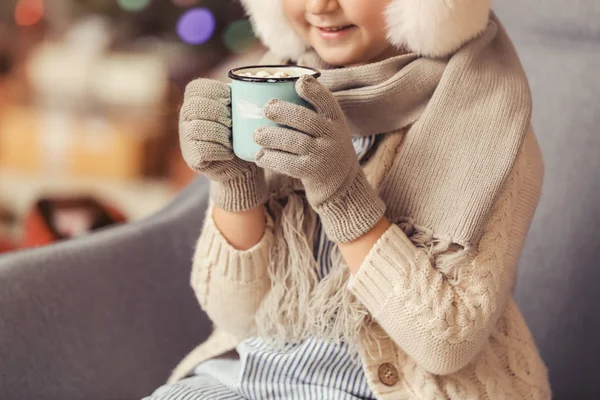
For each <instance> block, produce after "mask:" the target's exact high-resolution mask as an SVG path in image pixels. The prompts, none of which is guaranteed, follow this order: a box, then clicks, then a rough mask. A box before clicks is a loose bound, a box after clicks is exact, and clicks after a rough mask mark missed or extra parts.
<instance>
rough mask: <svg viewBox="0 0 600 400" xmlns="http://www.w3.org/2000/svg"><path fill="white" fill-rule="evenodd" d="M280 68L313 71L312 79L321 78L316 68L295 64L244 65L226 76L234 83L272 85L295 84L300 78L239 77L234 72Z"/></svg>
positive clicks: (230, 71)
mask: <svg viewBox="0 0 600 400" xmlns="http://www.w3.org/2000/svg"><path fill="white" fill-rule="evenodd" d="M281 67H286V68H303V69H308V70H310V71H313V74H311V76H312V77H313V78H318V77H320V76H321V72H320V71H319V70H318V69H316V68H311V67H305V66H304V65H296V64H279V65H277V64H272V65H246V66H243V67H237V68H233V69H232V70H229V72H228V73H227V76H228V77H230V78H231V79H234V80H236V81H243V82H269V83H273V82H295V81H297V80H298V79H299V78H300V77H299V76H294V77H289V78H258V77H252V76H240V75H236V74H235V72H236V71H239V70H242V69H249V68H281Z"/></svg>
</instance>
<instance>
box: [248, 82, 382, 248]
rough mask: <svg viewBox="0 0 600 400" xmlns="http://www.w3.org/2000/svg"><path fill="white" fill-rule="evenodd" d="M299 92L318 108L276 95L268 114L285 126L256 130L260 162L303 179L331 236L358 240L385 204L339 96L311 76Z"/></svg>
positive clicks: (268, 105) (268, 116)
mask: <svg viewBox="0 0 600 400" xmlns="http://www.w3.org/2000/svg"><path fill="white" fill-rule="evenodd" d="M296 91H297V92H298V94H299V95H300V96H301V97H302V98H303V99H305V100H306V101H307V102H309V103H310V104H311V105H312V106H313V108H314V110H311V109H309V108H306V107H303V106H300V105H296V104H292V103H288V102H284V101H281V100H271V101H270V102H269V103H268V104H267V105H266V106H265V109H264V113H265V116H266V117H267V118H269V119H270V120H272V121H274V122H276V123H278V124H280V125H284V126H275V127H261V128H259V129H258V130H257V131H256V132H255V134H254V139H255V141H256V142H257V143H258V144H259V145H261V146H263V148H262V149H261V150H260V151H259V152H258V154H257V156H256V163H257V164H258V165H259V166H261V167H263V168H268V169H272V170H274V171H277V172H279V173H283V174H286V175H289V176H292V177H294V178H297V179H300V180H301V181H302V183H303V184H304V187H305V190H306V197H307V199H308V201H309V203H310V204H311V206H312V207H313V208H314V209H315V211H316V212H317V213H318V214H319V217H320V218H321V223H322V224H323V227H324V229H325V232H326V233H327V235H328V237H329V238H330V239H331V240H333V241H335V242H349V241H352V240H354V239H357V238H358V237H360V236H362V235H364V234H365V233H367V232H368V231H369V230H371V229H372V228H373V226H375V224H376V223H377V222H378V221H379V220H380V219H381V218H382V217H383V215H384V211H385V204H384V202H383V200H381V198H380V197H379V195H378V194H377V193H376V192H375V190H374V189H373V188H372V187H371V186H370V184H369V183H368V182H367V179H366V177H365V175H364V173H363V171H362V169H361V168H360V164H359V161H358V157H357V156H356V151H355V150H354V146H353V145H352V138H351V135H350V130H349V128H348V125H347V123H346V118H345V116H344V113H343V111H342V109H341V108H340V106H339V104H338V102H337V100H336V99H335V97H334V96H333V95H332V94H331V92H329V90H328V89H327V88H325V87H324V86H323V85H321V84H320V83H319V82H318V81H317V80H316V79H315V78H313V77H311V76H309V75H305V76H303V77H301V78H300V79H299V80H298V82H297V83H296ZM290 128H291V129H290Z"/></svg>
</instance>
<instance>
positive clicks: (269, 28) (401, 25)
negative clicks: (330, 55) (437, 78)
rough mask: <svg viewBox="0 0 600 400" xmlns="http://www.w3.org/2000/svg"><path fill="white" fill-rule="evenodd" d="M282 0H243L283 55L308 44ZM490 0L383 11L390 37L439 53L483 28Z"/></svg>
mask: <svg viewBox="0 0 600 400" xmlns="http://www.w3.org/2000/svg"><path fill="white" fill-rule="evenodd" d="M281 1H282V0H241V2H242V4H243V5H244V8H245V9H246V12H247V14H248V15H249V16H250V21H251V22H252V26H253V28H254V31H255V33H256V34H257V36H258V37H259V38H260V39H261V40H262V41H263V43H264V44H265V46H267V47H268V48H269V49H271V50H272V51H273V52H275V53H276V54H277V55H279V56H281V57H289V58H291V59H297V58H298V57H299V56H300V54H302V53H303V52H304V50H305V49H306V44H305V43H304V41H303V40H302V39H301V38H300V37H299V36H298V35H297V34H296V32H295V31H294V29H293V28H292V26H291V24H290V23H289V22H288V21H287V18H286V16H285V14H284V12H283V7H282V2H281ZM490 10H491V0H392V1H391V3H390V5H389V6H388V8H387V9H386V11H385V19H386V22H387V26H388V40H389V42H390V43H391V44H393V45H395V46H397V47H405V48H407V49H409V50H411V51H414V52H416V53H418V54H420V55H423V56H429V57H443V56H446V55H448V54H451V53H453V52H454V51H456V50H457V49H458V48H459V47H460V46H461V45H462V44H464V43H465V42H467V41H469V40H471V39H473V38H474V37H476V36H477V35H478V34H479V33H481V32H482V31H483V30H484V29H485V27H486V26H487V24H488V20H489V15H490Z"/></svg>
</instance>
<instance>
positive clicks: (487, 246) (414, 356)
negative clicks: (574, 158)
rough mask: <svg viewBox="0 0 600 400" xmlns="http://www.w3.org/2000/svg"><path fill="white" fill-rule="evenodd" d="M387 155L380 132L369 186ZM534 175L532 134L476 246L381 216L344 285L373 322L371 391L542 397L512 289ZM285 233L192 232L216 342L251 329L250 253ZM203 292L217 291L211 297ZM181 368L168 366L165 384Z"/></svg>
mask: <svg viewBox="0 0 600 400" xmlns="http://www.w3.org/2000/svg"><path fill="white" fill-rule="evenodd" d="M389 137H394V136H393V135H390V136H389ZM395 152H396V149H395V148H394V146H391V145H386V141H384V142H383V143H382V144H381V145H380V146H379V148H378V151H377V153H375V155H374V156H373V157H372V158H371V159H370V160H371V161H370V162H369V163H368V164H367V165H366V166H365V167H364V168H365V175H366V176H369V177H371V179H370V183H371V185H373V186H374V187H375V188H377V184H376V182H381V181H382V178H381V175H382V174H383V175H385V173H386V171H385V168H384V166H385V164H384V165H383V166H382V164H381V163H385V162H387V161H386V160H389V159H390V154H389V153H392V154H397V153H395ZM542 176H543V163H542V158H541V154H540V151H539V147H538V144H537V141H536V139H535V136H534V135H533V132H530V134H529V135H527V137H526V140H525V142H524V144H523V146H522V148H521V151H520V152H519V156H518V158H517V162H516V163H515V165H514V168H513V169H512V170H511V173H510V176H509V179H508V180H507V182H506V185H505V186H504V187H503V189H502V191H501V194H500V195H499V197H498V199H497V201H496V202H495V204H494V207H493V210H492V213H491V216H490V218H489V220H488V221H487V223H486V224H485V226H484V229H483V232H484V234H483V236H482V238H481V241H480V243H479V244H478V246H477V248H476V249H475V251H474V252H473V253H472V254H466V253H464V252H460V251H456V245H455V244H452V243H449V242H443V241H440V240H439V239H435V238H434V235H433V232H431V230H429V229H427V228H425V227H422V226H419V225H416V224H414V221H412V220H410V219H405V218H402V217H401V216H397V215H388V216H389V217H390V219H392V221H394V222H395V223H394V224H393V225H392V227H390V229H389V230H388V231H387V232H386V233H385V234H384V235H383V236H382V238H381V239H380V240H379V241H378V242H377V244H376V245H375V246H374V247H373V249H372V250H371V252H370V253H369V255H368V256H367V259H366V260H365V262H364V263H363V265H362V266H361V268H360V270H359V272H358V274H357V275H356V276H355V277H354V278H353V279H351V280H350V281H349V282H348V286H349V289H350V291H351V292H352V293H354V295H356V296H357V297H358V298H359V299H360V301H361V302H362V303H363V304H364V305H365V306H366V307H367V309H368V310H369V312H370V314H371V316H372V318H373V320H374V321H375V323H373V324H371V325H370V330H371V332H370V333H369V335H365V336H364V340H363V341H361V343H360V347H359V349H360V352H361V358H362V361H363V367H364V371H365V373H366V375H367V379H368V381H369V385H370V386H371V389H372V390H373V392H374V393H375V394H376V396H377V398H378V399H390V400H396V399H399V398H402V399H404V398H406V399H415V400H417V399H418V400H422V399H432V400H433V399H439V398H449V399H453V400H458V399H461V400H463V399H468V400H470V399H472V400H475V399H478V400H479V399H484V400H496V399H549V398H550V389H549V385H548V377H547V371H546V369H545V366H544V364H543V362H542V360H541V358H540V356H539V354H538V352H537V349H536V346H535V343H534V342H533V339H532V337H531V334H530V333H529V330H528V328H527V326H526V324H525V321H524V320H523V318H522V316H521V314H520V313H519V311H518V309H517V307H516V305H515V303H514V300H513V299H512V297H511V293H512V288H513V286H514V278H515V274H516V266H517V261H518V257H519V254H520V252H521V250H522V246H523V243H524V240H525V237H526V235H527V231H528V229H529V226H530V223H531V220H532V218H533V214H534V212H535V209H536V206H537V202H538V200H539V195H540V191H541V183H542ZM273 182H276V180H269V183H270V184H273ZM272 188H273V189H274V187H273V186H272ZM384 200H385V202H386V204H388V203H391V202H393V201H394V199H393V198H384ZM209 219H210V218H207V220H209ZM273 223H274V224H275V226H276V224H277V222H276V221H273ZM275 226H274V225H269V228H268V230H272V229H274V227H275ZM206 238H210V239H211V240H212V242H211V245H210V248H216V249H218V250H213V251H208V250H207V249H208V248H209V246H208V245H206V246H205V245H204V244H203V243H204V242H205V241H206ZM281 240H282V239H276V238H274V237H273V236H272V235H270V234H269V233H266V234H265V236H264V237H263V239H262V240H261V242H260V243H259V244H257V245H256V246H255V247H254V248H253V249H251V250H249V251H245V252H240V251H238V250H235V249H233V248H232V247H231V246H230V245H228V243H227V242H226V241H225V240H224V238H223V237H222V235H220V234H219V233H218V231H216V227H215V226H214V224H213V223H211V222H210V221H208V222H207V223H206V225H205V229H204V231H203V234H202V237H201V240H200V241H199V246H202V247H203V248H204V249H205V250H203V251H199V252H198V253H197V256H196V257H195V260H194V267H193V268H194V271H195V272H194V276H195V278H194V279H193V282H192V284H193V286H194V289H195V291H196V292H197V293H199V296H198V298H199V300H200V303H201V305H202V306H203V308H204V309H205V310H206V311H207V312H208V313H209V315H210V316H211V318H213V321H214V322H215V324H216V326H217V327H218V328H219V330H218V331H217V333H215V336H217V337H220V338H221V339H220V340H219V341H222V343H223V346H222V347H221V350H223V351H225V350H227V349H229V348H231V346H232V345H233V341H231V340H230V339H228V338H230V337H231V334H232V333H234V334H235V335H236V336H237V337H246V336H251V335H252V334H253V332H255V331H254V330H255V329H256V327H255V325H253V321H254V319H253V318H252V312H253V311H254V310H255V309H256V304H257V302H259V301H260V300H259V299H260V298H264V296H266V295H267V294H268V292H269V285H268V284H265V283H264V282H262V283H258V282H261V281H262V279H263V278H259V277H261V276H263V274H264V272H262V271H264V270H263V268H264V267H263V268H261V267H259V265H258V260H262V262H265V263H268V260H267V258H268V257H267V256H265V254H266V251H265V248H266V247H268V246H273V244H274V243H275V242H277V241H281ZM259 249H263V250H262V251H259ZM209 254H212V255H210V256H209ZM257 254H263V256H262V257H257ZM232 258H233V259H234V260H239V261H237V262H235V263H234V264H233V265H234V266H236V268H234V269H233V271H237V272H234V273H233V274H231V273H223V272H222V271H229V270H230V268H229V267H228V264H229V263H230V260H231V259H232ZM209 260H210V261H209ZM241 260H244V261H241ZM241 265H245V266H246V268H249V269H250V270H251V271H250V272H249V274H250V275H249V276H250V277H252V279H249V280H248V282H245V283H243V282H244V281H240V279H239V277H240V272H239V269H238V268H237V267H240V266H241ZM285 267H286V266H283V265H280V268H285ZM211 271H221V272H220V273H217V274H213V273H212V272H211ZM257 271H259V272H258V274H257ZM267 279H268V278H267ZM207 293H209V294H210V293H213V295H212V296H214V297H213V300H212V301H211V296H210V295H208V296H207ZM216 293H219V294H220V296H218V295H217V294H216ZM232 302H233V303H232ZM242 304H249V305H250V306H243V305H242ZM239 321H245V322H244V323H240V322H239ZM367 336H368V337H369V338H373V337H376V338H379V339H377V340H372V339H367ZM216 343H218V341H217V340H215V339H213V340H211V345H210V349H208V348H206V347H204V348H203V347H201V348H200V350H197V351H196V353H195V356H196V357H192V358H191V359H190V358H188V359H187V365H188V367H192V366H193V365H194V363H196V364H197V363H198V362H200V361H202V359H203V353H204V355H214V354H215V352H216V349H215V344H216ZM386 363H387V364H390V365H392V366H394V368H396V369H397V371H398V372H399V374H398V375H399V381H398V382H397V383H396V384H394V385H392V386H387V385H385V384H383V383H382V382H381V380H380V377H379V373H378V371H379V368H380V366H381V365H382V364H386ZM183 370H184V368H179V369H178V371H179V372H180V373H181V371H183ZM180 377H181V375H180V374H179V375H173V376H172V378H171V381H174V380H176V379H178V378H180Z"/></svg>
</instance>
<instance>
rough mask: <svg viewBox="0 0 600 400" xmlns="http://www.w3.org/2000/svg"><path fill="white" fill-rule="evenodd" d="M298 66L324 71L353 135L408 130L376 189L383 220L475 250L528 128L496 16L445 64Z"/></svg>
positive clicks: (517, 70) (315, 62)
mask: <svg viewBox="0 0 600 400" xmlns="http://www.w3.org/2000/svg"><path fill="white" fill-rule="evenodd" d="M269 61H273V60H272V59H270V60H269ZM280 61H281V62H286V60H280ZM298 63H299V64H301V65H308V66H312V67H318V68H324V69H323V70H322V71H321V77H320V78H319V81H320V82H322V83H323V85H325V86H326V87H327V88H329V90H331V91H332V93H333V94H334V96H335V97H336V99H337V100H338V102H339V104H340V106H341V108H342V110H344V113H345V115H346V119H347V121H348V124H349V125H350V127H351V133H352V134H353V135H357V136H368V135H371V134H376V133H390V132H398V131H400V130H403V129H405V128H408V127H409V129H408V133H407V135H406V138H405V140H404V143H403V144H402V146H401V149H400V154H399V155H398V157H396V159H395V162H394V164H393V165H392V166H391V168H390V171H389V173H388V174H387V175H386V176H385V178H384V182H383V184H382V194H384V195H386V196H390V197H393V198H395V199H397V201H396V202H395V203H393V204H388V207H393V208H394V209H393V210H389V212H392V213H393V214H396V215H402V216H405V217H410V218H412V219H414V221H415V223H416V224H418V225H421V226H426V227H428V228H429V229H432V230H433V231H434V232H435V234H436V235H438V236H439V237H440V238H443V239H444V240H451V241H452V242H454V243H457V244H460V245H461V246H463V247H464V248H472V247H473V246H475V245H476V244H477V243H478V241H479V237H480V236H481V233H482V228H483V226H484V224H485V221H486V220H487V218H489V215H490V212H491V209H492V206H493V204H494V201H495V200H496V198H497V196H498V193H499V192H500V190H501V188H502V186H503V184H504V182H505V181H506V178H507V176H508V173H509V171H510V170H511V168H512V166H513V164H514V161H515V159H516V155H517V152H518V150H519V148H520V147H521V144H522V142H523V138H524V137H525V133H526V131H527V129H528V127H529V124H530V119H531V108H532V106H531V93H530V90H529V85H528V82H527V79H526V77H525V73H524V71H523V68H522V66H521V63H520V61H519V58H518V56H517V54H516V51H515V49H514V46H513V44H512V42H511V40H510V38H509V37H508V35H507V33H506V31H505V29H504V28H503V26H502V25H501V23H500V21H499V20H498V19H497V18H496V16H495V15H493V14H492V17H491V20H490V22H489V24H488V27H487V29H486V30H485V31H484V32H483V33H482V34H481V35H480V36H478V37H477V38H476V39H474V40H472V41H470V42H468V43H467V44H465V45H464V46H463V47H462V48H461V49H460V50H459V51H457V52H456V53H455V54H453V55H452V56H451V57H449V58H448V59H446V60H434V59H428V58H419V57H417V55H415V54H408V55H401V56H397V57H392V58H389V59H387V60H384V61H381V62H378V63H372V64H366V65H362V66H357V67H351V68H333V67H332V66H328V65H326V64H324V63H323V62H322V61H320V60H319V58H318V55H317V54H316V53H315V52H314V51H308V52H307V53H305V54H304V55H303V56H302V57H300V59H299V60H298ZM351 218H355V219H357V220H358V219H361V218H362V215H361V214H357V215H355V216H352V217H351Z"/></svg>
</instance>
